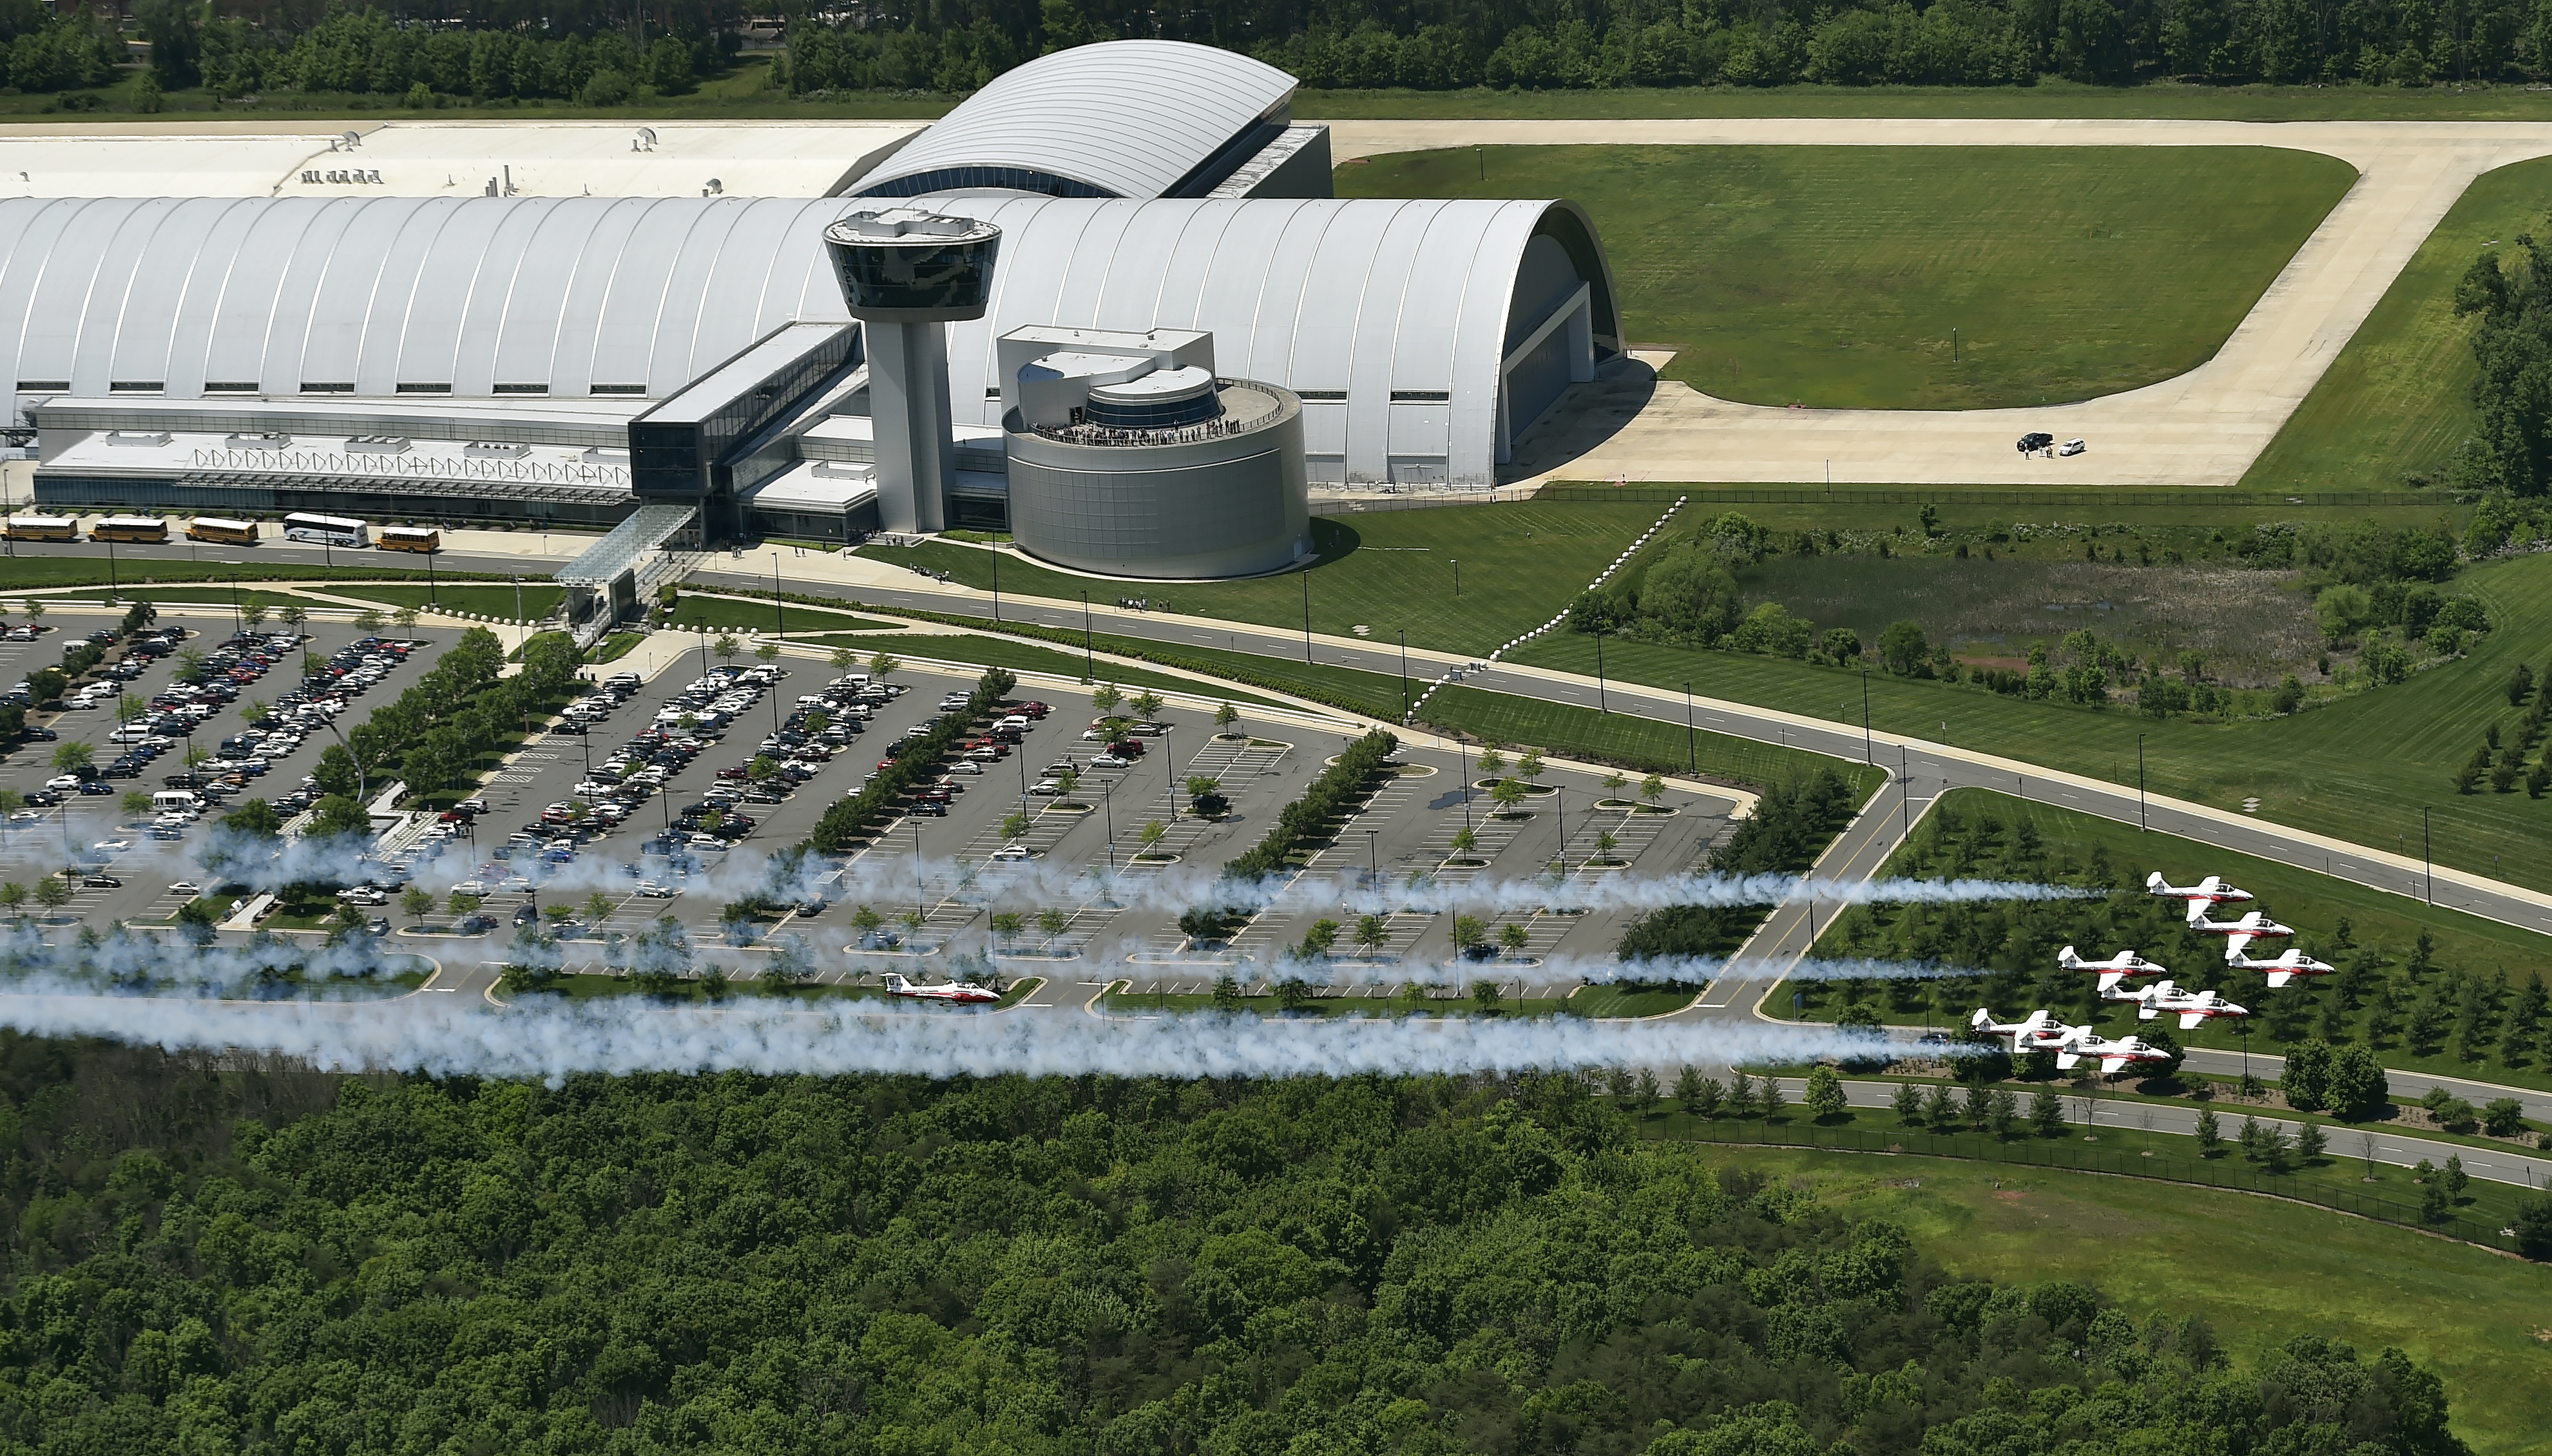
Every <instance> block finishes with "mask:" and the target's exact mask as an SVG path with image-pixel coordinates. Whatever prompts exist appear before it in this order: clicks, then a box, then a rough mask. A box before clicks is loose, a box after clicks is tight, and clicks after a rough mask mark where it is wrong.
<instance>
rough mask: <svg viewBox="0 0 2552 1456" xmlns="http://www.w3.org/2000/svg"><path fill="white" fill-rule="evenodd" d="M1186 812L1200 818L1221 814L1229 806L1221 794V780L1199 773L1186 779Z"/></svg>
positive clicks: (1228, 801)
mask: <svg viewBox="0 0 2552 1456" xmlns="http://www.w3.org/2000/svg"><path fill="white" fill-rule="evenodd" d="M1187 786H1188V812H1189V813H1191V814H1194V815H1196V816H1197V817H1198V818H1200V819H1212V818H1217V817H1219V816H1221V815H1222V814H1223V812H1224V811H1226V810H1228V809H1229V808H1230V807H1231V801H1230V800H1229V799H1226V798H1224V797H1223V780H1220V779H1214V778H1209V777H1208V776H1206V775H1203V774H1199V775H1195V776H1193V777H1191V778H1190V779H1189V780H1188V785H1187Z"/></svg>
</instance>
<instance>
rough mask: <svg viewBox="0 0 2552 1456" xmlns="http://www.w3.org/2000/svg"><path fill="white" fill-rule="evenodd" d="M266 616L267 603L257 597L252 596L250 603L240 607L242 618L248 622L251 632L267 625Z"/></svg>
mask: <svg viewBox="0 0 2552 1456" xmlns="http://www.w3.org/2000/svg"><path fill="white" fill-rule="evenodd" d="M240 620H241V621H243V622H245V623H247V624H248V630H250V631H251V632H254V631H256V630H257V629H258V628H260V627H263V626H265V625H266V603H265V602H262V601H260V600H258V599H257V598H256V597H250V598H249V600H248V604H247V605H246V606H243V607H241V608H240Z"/></svg>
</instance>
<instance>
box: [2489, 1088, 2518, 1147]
mask: <svg viewBox="0 0 2552 1456" xmlns="http://www.w3.org/2000/svg"><path fill="white" fill-rule="evenodd" d="M2481 1130H2482V1131H2484V1132H2486V1133H2489V1134H2490V1135H2491V1136H2492V1137H2517V1136H2521V1135H2522V1134H2523V1133H2524V1131H2525V1104H2524V1103H2522V1102H2520V1101H2518V1100H2517V1099H2516V1098H2514V1097H2494V1098H2492V1099H2491V1100H2490V1102H2488V1103H2487V1104H2485V1105H2484V1106H2483V1107H2482V1109H2481Z"/></svg>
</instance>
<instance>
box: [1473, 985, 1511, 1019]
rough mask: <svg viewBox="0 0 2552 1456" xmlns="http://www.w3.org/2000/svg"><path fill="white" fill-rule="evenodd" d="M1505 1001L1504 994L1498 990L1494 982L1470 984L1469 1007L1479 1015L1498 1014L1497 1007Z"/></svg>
mask: <svg viewBox="0 0 2552 1456" xmlns="http://www.w3.org/2000/svg"><path fill="white" fill-rule="evenodd" d="M1505 1000H1506V992H1505V991H1503V990H1500V989H1499V988H1498V984H1497V983H1496V982H1494V981H1474V982H1472V983H1471V1005H1472V1007H1473V1009H1475V1010H1477V1011H1478V1012H1479V1013H1480V1014H1481V1015H1483V1016H1494V1015H1496V1014H1497V1013H1498V1007H1499V1006H1500V1005H1501V1004H1503V1003H1504V1002H1505Z"/></svg>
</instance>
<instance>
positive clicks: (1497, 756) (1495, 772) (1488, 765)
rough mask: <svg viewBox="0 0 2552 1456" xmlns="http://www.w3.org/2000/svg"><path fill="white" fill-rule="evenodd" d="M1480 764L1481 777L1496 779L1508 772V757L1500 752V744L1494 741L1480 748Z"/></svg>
mask: <svg viewBox="0 0 2552 1456" xmlns="http://www.w3.org/2000/svg"><path fill="white" fill-rule="evenodd" d="M1479 765H1480V777H1481V778H1483V779H1488V780H1495V779H1497V778H1499V777H1500V776H1501V775H1503V774H1505V773H1506V771H1507V757H1506V755H1504V754H1502V753H1499V752H1498V746H1497V745H1496V744H1494V743H1493V744H1490V745H1489V746H1488V747H1486V748H1484V749H1482V750H1480V758H1479Z"/></svg>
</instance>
